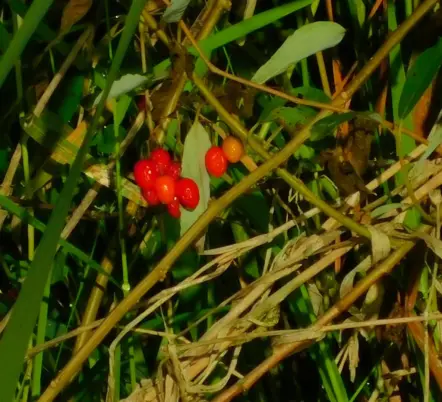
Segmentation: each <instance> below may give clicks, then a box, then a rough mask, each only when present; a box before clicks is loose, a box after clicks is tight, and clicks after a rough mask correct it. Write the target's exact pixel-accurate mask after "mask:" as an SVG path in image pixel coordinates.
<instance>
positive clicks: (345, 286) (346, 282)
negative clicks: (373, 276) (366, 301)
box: [339, 257, 372, 299]
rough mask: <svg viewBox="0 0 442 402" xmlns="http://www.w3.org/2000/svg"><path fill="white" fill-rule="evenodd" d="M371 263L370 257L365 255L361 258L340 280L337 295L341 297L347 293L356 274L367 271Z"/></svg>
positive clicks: (351, 287)
mask: <svg viewBox="0 0 442 402" xmlns="http://www.w3.org/2000/svg"><path fill="white" fill-rule="evenodd" d="M371 265H372V258H371V257H367V258H365V259H364V260H362V261H361V262H360V263H359V264H358V265H357V266H356V267H355V268H353V269H352V270H351V271H350V272H349V273H348V274H347V275H345V277H344V279H343V280H342V282H341V288H340V290H339V296H340V298H341V299H342V298H343V297H344V296H345V295H346V294H347V293H349V292H350V291H351V290H352V289H353V284H354V281H355V277H356V274H358V273H365V272H367V271H368V270H369V269H370V267H371Z"/></svg>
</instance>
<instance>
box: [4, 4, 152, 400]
mask: <svg viewBox="0 0 442 402" xmlns="http://www.w3.org/2000/svg"><path fill="white" fill-rule="evenodd" d="M40 3H44V2H42V1H38V0H36V1H35V3H34V4H33V5H32V6H31V8H32V7H33V6H34V5H38V4H40ZM144 3H145V1H144V0H134V1H133V3H132V5H131V8H130V10H129V14H128V16H127V20H126V24H125V26H124V31H123V33H122V36H121V39H120V42H119V43H118V48H117V51H116V54H115V58H114V60H113V62H112V65H111V68H110V71H109V75H108V78H107V82H106V88H105V90H104V94H103V99H102V101H101V102H100V103H99V105H98V106H97V110H96V114H95V116H94V120H93V122H92V124H91V127H90V128H89V130H88V132H87V134H86V137H85V139H84V141H83V144H82V146H81V148H80V150H79V151H78V154H77V157H76V159H75V162H74V163H73V164H72V168H71V171H70V173H69V176H68V178H67V180H66V184H65V185H64V187H63V190H62V191H61V193H60V197H59V200H58V202H57V204H56V205H55V208H54V211H53V212H52V214H51V217H50V219H49V223H48V226H47V229H46V231H45V233H44V235H43V237H42V239H41V241H40V244H39V245H38V248H37V251H36V253H35V258H34V260H33V262H32V264H31V268H30V270H29V274H28V277H27V279H26V280H25V282H24V284H23V287H22V290H21V292H20V295H19V297H18V299H17V302H16V304H15V307H14V310H13V312H12V314H11V318H10V321H9V324H8V326H7V327H6V330H5V332H4V335H3V338H2V340H1V342H0V360H1V361H3V362H8V364H7V365H2V367H1V368H0V401H12V400H13V398H14V393H15V388H16V384H17V381H18V379H19V376H20V373H21V371H22V366H23V361H24V356H25V353H26V349H27V346H28V342H29V338H30V336H31V334H32V331H33V329H34V325H35V321H36V319H37V315H38V311H39V307H40V303H41V300H42V297H43V291H44V287H45V285H46V281H47V279H48V276H49V272H50V268H51V265H52V261H53V259H54V256H55V252H56V247H57V244H58V241H59V238H60V234H61V231H62V229H63V227H64V224H65V219H66V216H67V214H68V212H69V208H70V204H71V200H72V197H73V194H74V190H75V188H76V185H77V181H78V179H79V177H80V174H81V172H82V169H83V163H84V160H85V158H86V156H87V153H88V150H89V145H90V142H91V139H92V135H93V133H94V132H95V131H96V130H97V128H98V124H99V118H100V116H101V114H102V113H103V110H104V100H105V99H106V98H107V95H108V94H109V91H110V88H111V86H112V83H113V81H114V80H115V79H116V78H117V75H118V71H119V69H120V66H121V63H122V61H123V58H124V55H125V53H126V51H127V49H128V47H129V45H130V41H131V40H132V37H133V34H134V32H135V29H136V27H137V24H138V18H139V15H140V14H141V11H142V10H143V7H144ZM40 8H43V5H42V4H40ZM30 12H31V9H30V11H29V13H30ZM29 13H28V14H29ZM31 15H33V14H31ZM31 22H32V21H31ZM25 25H26V23H24V24H23V26H25ZM34 30H35V28H34ZM32 32H33V30H32ZM32 32H30V33H32ZM10 47H12V43H11V46H10ZM8 50H9V49H8ZM9 58H10V57H9ZM9 58H8V59H7V60H6V61H9ZM3 61H4V60H3V59H2V60H1V61H0V66H2V63H3ZM0 73H3V69H2V68H0ZM0 82H1V81H0Z"/></svg>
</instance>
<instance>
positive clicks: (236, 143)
mask: <svg viewBox="0 0 442 402" xmlns="http://www.w3.org/2000/svg"><path fill="white" fill-rule="evenodd" d="M222 148H223V151H224V155H226V158H227V160H228V161H229V162H231V163H236V162H239V160H240V159H241V157H242V156H243V154H244V146H243V145H242V142H241V141H240V140H239V139H238V138H236V137H233V136H231V135H229V136H228V137H226V139H225V140H224V141H223V147H222Z"/></svg>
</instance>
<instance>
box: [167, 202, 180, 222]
mask: <svg viewBox="0 0 442 402" xmlns="http://www.w3.org/2000/svg"><path fill="white" fill-rule="evenodd" d="M167 211H168V212H169V214H170V216H172V217H174V218H176V219H178V218H179V217H180V216H181V211H180V202H179V201H178V198H177V197H174V199H173V201H172V202H171V203H170V204H167Z"/></svg>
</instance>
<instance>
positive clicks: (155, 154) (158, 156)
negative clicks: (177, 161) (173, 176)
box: [150, 148, 172, 175]
mask: <svg viewBox="0 0 442 402" xmlns="http://www.w3.org/2000/svg"><path fill="white" fill-rule="evenodd" d="M150 159H152V160H153V161H154V162H155V163H156V164H157V166H158V173H159V174H160V175H163V174H166V171H167V169H168V168H169V166H170V164H171V162H172V158H171V157H170V155H169V152H167V151H166V150H165V149H163V148H157V149H155V150H154V151H152V153H151V154H150Z"/></svg>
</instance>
